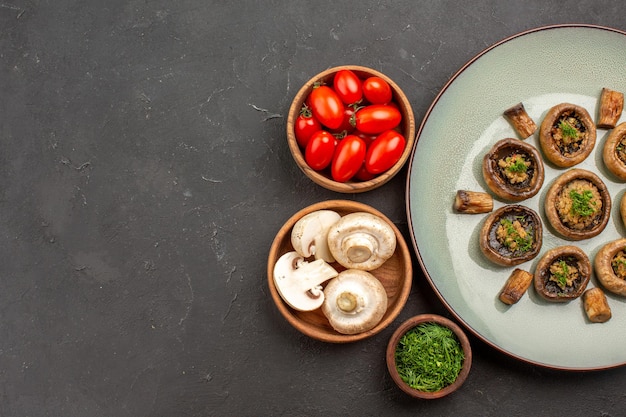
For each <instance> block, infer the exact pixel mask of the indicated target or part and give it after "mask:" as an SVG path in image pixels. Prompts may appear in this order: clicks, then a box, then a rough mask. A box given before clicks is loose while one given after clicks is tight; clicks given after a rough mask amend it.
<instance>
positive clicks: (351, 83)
mask: <svg viewBox="0 0 626 417" xmlns="http://www.w3.org/2000/svg"><path fill="white" fill-rule="evenodd" d="M333 88H334V89H335V92H336V93H337V95H338V96H339V98H340V99H341V101H343V102H344V103H345V104H354V103H356V102H357V101H360V100H361V98H363V89H362V88H361V80H360V79H359V77H358V76H357V75H356V74H355V73H354V72H352V71H350V70H340V71H338V72H337V74H335V79H334V80H333Z"/></svg>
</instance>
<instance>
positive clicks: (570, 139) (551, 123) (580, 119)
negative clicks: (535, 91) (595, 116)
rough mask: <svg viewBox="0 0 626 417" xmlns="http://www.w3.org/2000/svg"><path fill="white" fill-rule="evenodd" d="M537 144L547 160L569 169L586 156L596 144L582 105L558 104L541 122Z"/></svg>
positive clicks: (594, 134)
mask: <svg viewBox="0 0 626 417" xmlns="http://www.w3.org/2000/svg"><path fill="white" fill-rule="evenodd" d="M539 143H540V144H541V149H542V150H543V153H544V155H545V157H546V158H547V159H548V160H549V161H550V162H552V163H553V164H554V165H556V166H557V167H560V168H568V167H571V166H574V165H576V164H578V163H580V162H582V161H583V160H585V158H587V156H589V154H590V153H591V151H592V150H593V147H594V145H595V143H596V126H595V124H594V123H593V121H592V120H591V116H589V113H588V112H587V110H585V109H584V108H583V107H580V106H577V105H575V104H570V103H561V104H557V105H556V106H554V107H552V108H551V109H550V110H549V111H548V113H547V114H546V117H545V118H544V119H543V122H541V127H540V128H539Z"/></svg>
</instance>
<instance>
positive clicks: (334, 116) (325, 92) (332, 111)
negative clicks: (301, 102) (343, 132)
mask: <svg viewBox="0 0 626 417" xmlns="http://www.w3.org/2000/svg"><path fill="white" fill-rule="evenodd" d="M308 102H309V107H311V111H312V112H313V116H315V118H316V119H317V120H319V121H320V123H321V124H323V125H324V126H326V127H327V128H329V129H337V128H338V127H339V126H341V122H343V108H344V105H343V102H342V101H341V99H340V98H339V96H338V95H337V93H335V91H334V90H333V89H332V88H330V87H327V86H325V85H321V86H319V87H314V88H313V91H311V94H309V98H308Z"/></svg>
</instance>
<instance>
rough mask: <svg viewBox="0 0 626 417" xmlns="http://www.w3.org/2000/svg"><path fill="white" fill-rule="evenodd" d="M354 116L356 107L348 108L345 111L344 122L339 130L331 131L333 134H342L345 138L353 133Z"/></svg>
mask: <svg viewBox="0 0 626 417" xmlns="http://www.w3.org/2000/svg"><path fill="white" fill-rule="evenodd" d="M353 115H354V107H352V106H346V107H345V109H344V110H343V122H342V123H341V126H339V127H338V128H337V129H330V131H331V133H334V134H341V135H343V136H345V135H347V134H349V133H352V132H353V131H354V126H352V122H351V120H352V116H353Z"/></svg>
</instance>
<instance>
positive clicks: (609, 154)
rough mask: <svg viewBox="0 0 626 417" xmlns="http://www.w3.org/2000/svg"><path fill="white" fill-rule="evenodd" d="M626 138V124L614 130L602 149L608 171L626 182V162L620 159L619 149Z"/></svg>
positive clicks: (621, 124)
mask: <svg viewBox="0 0 626 417" xmlns="http://www.w3.org/2000/svg"><path fill="white" fill-rule="evenodd" d="M625 136H626V122H623V123H620V124H619V125H617V126H616V127H615V129H612V130H611V132H610V133H609V136H608V137H607V138H606V142H604V147H603V148H602V160H603V161H604V165H606V167H607V169H608V170H609V171H611V173H612V174H613V175H615V176H616V177H617V178H619V179H620V180H622V181H626V162H625V161H623V160H622V159H620V157H619V151H618V150H617V147H618V146H619V145H620V143H621V142H622V140H623V139H624V137H625Z"/></svg>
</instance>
